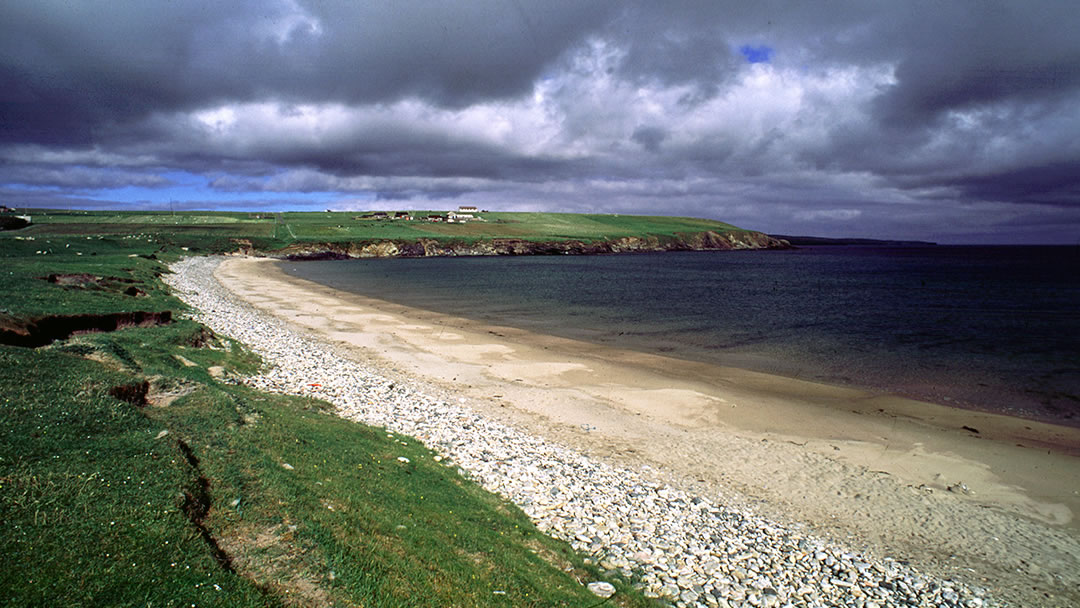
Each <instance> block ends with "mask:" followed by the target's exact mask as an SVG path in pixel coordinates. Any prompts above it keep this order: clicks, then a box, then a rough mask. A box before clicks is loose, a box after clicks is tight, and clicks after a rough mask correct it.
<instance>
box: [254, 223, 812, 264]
mask: <svg viewBox="0 0 1080 608" xmlns="http://www.w3.org/2000/svg"><path fill="white" fill-rule="evenodd" d="M790 247H791V245H790V244H789V243H788V242H787V241H784V240H782V239H777V238H773V237H771V236H769V235H767V234H764V233H761V232H754V231H744V230H739V231H730V232H714V231H711V230H710V231H706V232H698V233H694V234H687V235H677V236H674V237H661V236H644V237H641V236H624V237H618V238H613V239H605V240H597V241H591V242H585V241H582V240H574V239H569V240H552V241H532V240H525V239H516V238H491V239H481V240H476V241H471V242H470V241H464V240H456V239H455V240H438V239H430V238H421V239H417V240H415V241H409V240H404V239H386V240H364V241H353V242H341V243H333V242H306V243H293V244H291V245H289V246H287V247H285V248H283V249H279V250H276V251H273V252H258V253H262V254H263V255H270V256H273V257H286V258H289V259H332V258H392V257H409V258H420V257H454V256H496V255H600V254H611V253H638V252H641V253H644V252H658V251H732V250H744V249H787V248H790ZM241 252H242V253H247V254H251V253H256V255H258V253H257V252H253V251H250V250H242V251H241Z"/></svg>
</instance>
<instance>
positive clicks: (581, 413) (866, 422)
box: [218, 258, 1080, 606]
mask: <svg viewBox="0 0 1080 608" xmlns="http://www.w3.org/2000/svg"><path fill="white" fill-rule="evenodd" d="M218 278H219V280H220V281H221V282H222V283H223V284H224V285H225V286H227V287H228V288H229V289H231V290H232V291H233V292H234V293H236V294H237V295H239V296H240V297H242V298H244V299H245V300H247V301H249V302H250V303H252V304H253V305H255V306H257V307H259V308H262V309H264V310H267V311H269V312H271V313H273V314H275V315H277V316H279V317H281V318H283V319H286V320H288V321H291V322H293V323H295V324H296V325H299V326H300V327H303V328H306V329H308V330H310V331H312V332H314V333H315V334H316V335H318V336H321V337H323V338H325V339H326V340H328V341H330V342H332V343H337V344H339V345H340V346H342V347H343V349H342V352H344V353H347V355H348V356H355V357H356V358H357V359H358V360H361V361H363V362H365V363H367V364H369V365H373V366H375V367H378V368H380V369H382V370H384V373H385V375H387V376H389V377H399V378H402V379H408V380H411V381H413V382H417V383H420V384H422V385H425V386H428V387H430V388H431V391H432V392H442V393H444V394H447V395H451V396H452V397H453V398H455V399H457V398H464V399H466V400H467V402H468V403H469V405H470V406H471V407H473V408H475V409H477V410H479V411H481V412H484V413H486V414H488V415H491V416H493V417H495V418H497V419H499V420H502V421H504V422H508V423H510V424H514V425H516V426H518V427H521V428H524V429H526V430H528V431H530V432H532V433H535V434H538V435H541V436H544V437H546V438H549V439H553V440H556V441H559V442H561V443H563V444H565V445H568V446H570V447H574V448H577V449H579V450H582V451H584V452H586V453H588V454H589V455H591V456H593V457H596V458H599V459H602V460H607V461H609V462H615V463H618V464H622V465H629V466H641V465H648V466H650V467H653V468H654V469H656V470H657V471H658V474H660V475H662V476H663V477H665V478H666V479H667V480H669V481H671V482H673V483H676V484H678V485H680V486H682V487H685V488H687V489H690V490H693V491H696V492H699V493H703V494H706V495H710V496H720V497H721V499H722V500H725V499H726V500H728V501H734V502H739V503H740V504H742V505H743V506H749V507H752V508H753V509H754V510H756V511H758V512H759V513H761V514H763V515H767V516H770V517H773V518H775V519H779V520H781V521H784V522H788V523H801V524H804V525H805V526H806V527H807V528H808V529H810V530H812V531H813V532H814V533H816V534H819V535H821V536H825V537H828V538H832V539H834V540H838V541H840V542H843V543H845V544H847V545H849V546H853V547H855V548H858V549H863V550H867V551H869V552H871V553H874V554H877V555H888V556H891V557H894V558H897V559H902V560H907V561H910V562H911V563H913V564H915V565H916V566H919V567H921V568H922V569H924V570H927V571H931V572H936V573H940V574H944V575H947V576H955V577H959V578H962V579H964V580H966V581H968V582H970V583H973V584H976V585H980V584H981V585H983V586H986V587H988V588H990V589H991V590H992V591H993V592H994V593H995V594H996V595H997V596H998V597H1001V598H1004V599H1011V600H1012V601H1013V603H1015V604H1017V605H1025V606H1026V605H1045V606H1058V605H1060V606H1067V605H1080V518H1077V515H1080V429H1073V428H1067V427H1058V426H1053V425H1048V424H1044V423H1039V422H1033V421H1027V420H1022V419H1016V418H1009V417H1005V416H998V415H993V414H986V413H980V412H974V411H968V410H960V409H954V408H947V407H943V406H939V405H933V404H928V403H922V402H917V401H912V400H909V399H904V398H900V397H896V396H892V395H888V394H881V393H874V392H869V391H864V390H859V389H853V388H848V387H835V386H828V385H823V384H816V383H811V382H806V381H801V380H796V379H790V378H784V377H779V376H773V375H768V374H761V373H756V372H751V371H746V370H740V369H733V368H727V367H718V366H715V365H709V364H702V363H695V362H689V361H684V360H679V359H673V358H668V357H662V356H656V355H651V354H643V353H639V352H632V351H626V350H619V349H613V348H611V347H606V346H599V345H594V344H589V343H584V342H579V341H574V340H567V339H563V338H557V337H552V336H547V335H540V334H535V333H531V332H528V331H523V330H519V329H514V328H508V327H494V326H489V325H484V324H482V323H478V322H474V321H469V320H465V319H460V318H456V317H449V316H446V315H442V314H438V313H433V312H429V311H424V310H419V309H414V308H409V307H405V306H401V305H397V304H392V303H389V302H385V301H382V300H375V299H371V298H365V297H361V296H356V295H353V294H348V293H343V292H340V291H336V290H333V289H330V288H327V287H324V286H322V285H319V284H316V283H313V282H310V281H305V280H302V279H297V278H295V277H291V276H289V275H287V274H285V273H283V272H282V271H281V270H279V269H278V267H277V266H276V264H275V263H274V262H272V261H269V260H257V259H248V258H235V259H230V260H228V261H226V263H224V264H222V265H221V266H220V267H219V269H218Z"/></svg>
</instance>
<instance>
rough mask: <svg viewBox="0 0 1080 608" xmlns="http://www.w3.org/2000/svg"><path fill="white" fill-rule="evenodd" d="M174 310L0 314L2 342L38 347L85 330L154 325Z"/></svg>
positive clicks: (165, 321) (164, 321) (166, 321)
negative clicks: (93, 313) (28, 315)
mask: <svg viewBox="0 0 1080 608" xmlns="http://www.w3.org/2000/svg"><path fill="white" fill-rule="evenodd" d="M172 314H173V313H172V311H171V310H163V311H160V312H145V311H136V312H118V313H110V314H101V315H49V316H45V317H30V318H17V317H11V316H7V315H0V344H9V345H11V346H24V347H28V348H38V347H40V346H45V345H47V344H52V343H53V342H55V341H57V340H65V339H67V338H70V337H71V336H74V335H78V334H86V333H99V332H110V331H116V330H118V329H124V328H127V327H153V326H156V325H168V324H169V323H171V322H172Z"/></svg>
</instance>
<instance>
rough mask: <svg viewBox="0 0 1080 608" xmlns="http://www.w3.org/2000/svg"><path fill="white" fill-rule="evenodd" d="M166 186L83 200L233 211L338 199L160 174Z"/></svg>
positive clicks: (101, 192) (100, 192) (104, 192)
mask: <svg viewBox="0 0 1080 608" xmlns="http://www.w3.org/2000/svg"><path fill="white" fill-rule="evenodd" d="M161 177H163V178H165V179H166V180H168V182H169V183H168V185H163V186H158V187H146V186H124V187H121V188H101V189H97V190H95V191H93V192H92V193H86V194H84V196H83V198H88V199H93V200H108V201H115V202H119V203H140V204H147V203H157V204H165V205H168V204H169V203H171V202H173V201H176V202H195V201H198V203H199V204H200V205H201V206H204V207H211V208H213V207H217V206H219V205H220V206H221V207H236V206H237V205H238V204H243V203H252V204H253V205H256V204H258V203H267V202H271V201H272V202H273V203H274V206H275V207H281V206H289V205H295V206H297V207H320V206H325V205H326V204H327V203H332V202H334V201H336V200H337V199H338V198H339V196H340V195H339V194H338V193H334V192H265V191H261V190H250V191H231V190H230V191H225V190H219V189H217V188H214V187H213V186H211V185H210V181H211V180H210V178H207V177H206V176H203V175H198V174H194V173H188V172H186V171H169V172H165V173H162V174H161Z"/></svg>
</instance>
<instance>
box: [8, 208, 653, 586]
mask: <svg viewBox="0 0 1080 608" xmlns="http://www.w3.org/2000/svg"><path fill="white" fill-rule="evenodd" d="M31 215H33V222H34V223H33V225H32V226H30V227H29V228H25V229H22V230H18V231H10V232H0V293H2V294H3V299H2V301H0V330H3V335H4V337H5V340H6V343H2V344H0V401H2V403H0V408H2V409H0V521H2V522H3V525H2V526H0V546H3V547H4V567H3V568H0V604H3V605H8V606H61V605H62V606H192V605H197V606H324V605H337V606H365V607H367V606H455V607H456V606H580V607H587V606H595V605H597V604H599V603H600V600H599V598H596V597H595V596H593V595H592V594H590V593H589V592H588V591H587V590H586V589H585V587H584V586H583V585H582V584H581V583H582V582H587V581H590V580H601V579H603V580H609V581H611V582H613V583H614V584H615V585H616V587H617V588H618V589H619V591H618V593H617V594H616V595H615V596H614V597H613V598H612V599H611V600H609V601H608V602H606V605H617V606H648V605H652V604H651V602H650V601H649V600H647V599H645V598H644V597H642V596H641V595H640V594H639V593H638V592H636V591H635V590H634V589H633V585H632V581H628V580H624V579H621V578H619V577H618V576H617V575H616V574H614V573H610V572H608V573H604V572H600V571H598V570H597V569H596V567H595V566H593V565H590V564H587V563H586V562H585V559H584V557H585V556H582V555H579V554H576V553H575V552H574V551H573V550H572V549H571V548H570V547H569V546H568V545H567V544H565V543H563V542H560V541H555V540H553V539H551V538H549V537H547V536H545V535H543V534H541V533H540V532H538V531H537V530H536V529H535V527H534V526H533V525H532V524H531V523H530V522H529V520H528V519H527V518H526V517H525V516H524V514H523V513H522V512H521V511H520V510H519V509H518V508H517V507H515V506H514V505H512V504H510V503H508V502H506V501H505V500H503V499H501V498H499V497H497V496H495V495H492V494H490V493H488V492H486V491H484V490H482V489H481V488H479V487H478V486H476V485H475V484H473V483H472V482H470V481H469V480H468V479H467V478H465V477H463V476H462V475H461V474H459V472H458V471H457V469H456V467H455V466H454V464H453V463H448V462H447V461H443V462H441V463H440V462H435V461H434V459H433V458H432V455H433V454H432V453H431V452H430V451H429V450H427V449H426V448H424V447H423V446H422V445H421V444H420V443H419V442H417V441H414V440H412V439H411V438H408V437H404V436H398V435H394V436H393V437H389V436H388V434H387V433H386V432H385V431H384V430H382V429H378V428H372V427H367V426H364V425H360V424H356V423H352V422H348V421H345V420H342V419H340V418H338V417H336V416H335V415H333V414H332V412H331V411H330V406H329V405H328V404H326V403H323V402H319V401H315V400H311V399H301V398H295V397H286V396H281V395H274V394H267V393H260V392H257V391H254V390H252V389H249V388H246V387H244V386H241V385H238V384H235V383H233V382H229V381H227V379H228V378H230V377H236V376H238V375H243V374H249V373H252V372H254V371H255V370H257V369H258V367H259V366H260V365H261V363H260V361H259V360H258V358H257V357H256V356H254V355H253V354H252V353H250V352H249V351H247V350H246V349H245V348H244V347H243V345H241V344H238V343H236V342H233V341H231V340H229V339H227V338H224V337H221V336H215V335H213V334H212V333H210V332H208V331H207V330H205V329H204V328H203V327H201V326H200V325H198V324H197V323H195V322H193V321H191V320H187V319H185V318H184V317H183V314H182V313H183V311H184V310H185V308H184V306H183V305H182V304H181V303H180V302H179V301H178V300H176V299H175V298H174V297H173V296H172V295H170V294H169V292H168V290H167V288H166V287H165V286H164V285H163V284H162V283H161V282H160V280H159V278H158V277H159V276H160V275H161V274H162V273H165V272H168V269H167V266H166V264H167V263H168V262H169V261H171V260H175V259H178V257H179V256H181V255H188V254H190V253H192V252H195V251H198V252H212V251H220V250H234V249H235V245H234V244H233V243H232V241H231V239H234V238H240V239H252V240H254V239H263V241H262V242H263V243H264V244H284V243H286V242H287V239H285V238H284V237H282V236H281V233H282V230H283V229H282V226H284V225H287V226H288V227H289V228H291V230H292V232H294V233H295V234H296V238H313V239H324V238H325V237H324V236H323V234H324V233H328V231H330V230H331V226H336V225H337V224H333V223H332V222H331V223H327V222H326V221H324V220H323V219H319V218H321V216H322V215H323V214H295V215H294V214H284V217H283V220H284V222H287V224H285V223H284V222H282V223H279V221H278V219H277V217H276V216H274V217H271V218H270V219H254V218H247V217H242V216H245V215H246V214H216V213H214V214H211V213H199V214H189V215H185V214H178V215H177V216H175V218H174V216H172V215H170V214H145V213H144V214H138V213H130V214H128V213H115V212H108V213H106V212H95V213H85V214H83V213H82V212H46V213H45V214H40V213H36V212H32V213H31ZM341 215H342V216H344V215H350V214H341ZM206 218H210V219H206ZM324 219H325V218H324ZM342 219H344V218H342ZM555 220H558V217H555V218H554V220H552V221H555ZM597 221H598V222H599V220H597ZM598 225H599V224H598ZM672 226H674V224H672ZM125 227H126V228H125ZM365 229H366V230H371V231H374V230H380V229H383V228H365ZM590 229H591V230H599V229H598V228H590ZM672 229H675V228H672ZM386 230H391V229H390V228H386ZM290 238H291V237H290ZM184 247H187V248H188V251H184V250H183V249H182V248H184ZM165 311H169V312H172V313H174V314H173V316H172V320H171V321H170V322H168V323H166V324H162V325H152V326H147V327H131V328H127V329H119V330H116V331H105V332H98V333H85V334H74V335H70V336H64V337H61V338H60V339H57V340H56V341H53V342H51V343H48V344H46V345H44V346H40V347H36V348H35V347H29V346H17V345H13V344H12V342H13V341H15V337H17V336H19V335H22V334H32V333H33V332H35V331H38V330H40V328H41V327H44V326H45V325H46V324H47V322H48V321H49V320H55V319H58V318H62V319H67V320H68V321H69V322H70V323H75V322H76V321H73V320H72V319H77V318H80V317H90V316H96V317H108V316H109V315H119V314H135V313H155V314H160V313H162V312H165ZM400 456H404V457H406V458H407V459H408V460H409V462H408V463H403V462H402V461H399V460H398V457H400ZM286 464H288V465H289V466H288V467H286V466H284V465H286Z"/></svg>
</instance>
